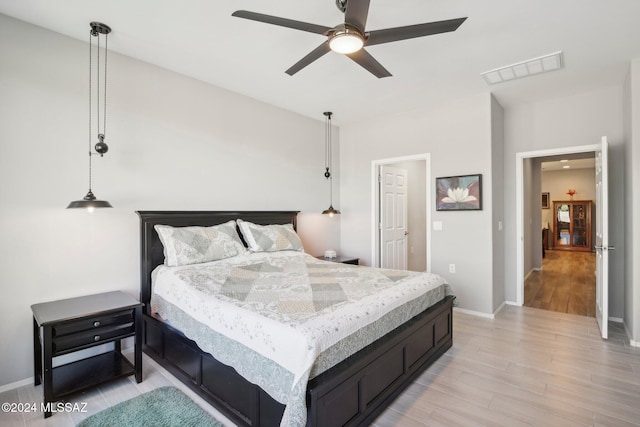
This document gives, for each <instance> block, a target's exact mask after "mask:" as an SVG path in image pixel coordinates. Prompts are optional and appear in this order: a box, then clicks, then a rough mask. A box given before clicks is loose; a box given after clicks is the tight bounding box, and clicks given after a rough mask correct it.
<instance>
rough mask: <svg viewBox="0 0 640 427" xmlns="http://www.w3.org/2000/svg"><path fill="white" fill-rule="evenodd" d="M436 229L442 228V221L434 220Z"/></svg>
mask: <svg viewBox="0 0 640 427" xmlns="http://www.w3.org/2000/svg"><path fill="white" fill-rule="evenodd" d="M433 229H434V230H442V221H433Z"/></svg>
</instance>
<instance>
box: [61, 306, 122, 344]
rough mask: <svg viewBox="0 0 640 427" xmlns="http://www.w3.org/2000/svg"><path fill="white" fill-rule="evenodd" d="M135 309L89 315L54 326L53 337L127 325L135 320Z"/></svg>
mask: <svg viewBox="0 0 640 427" xmlns="http://www.w3.org/2000/svg"><path fill="white" fill-rule="evenodd" d="M133 316H134V310H127V311H120V312H117V313H111V314H106V315H102V316H95V317H88V318H85V319H81V320H76V321H73V322H66V323H60V324H57V325H54V326H53V327H52V335H53V337H54V338H55V337H60V336H63V335H69V334H74V333H77V332H83V331H90V330H94V329H98V328H103V327H106V326H116V325H125V324H127V323H132V322H133Z"/></svg>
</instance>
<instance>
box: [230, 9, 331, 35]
mask: <svg viewBox="0 0 640 427" xmlns="http://www.w3.org/2000/svg"><path fill="white" fill-rule="evenodd" d="M231 16H236V17H238V18H244V19H250V20H252V21H258V22H264V23H266V24H273V25H279V26H281V27H287V28H293V29H295V30H300V31H306V32H309V33H314V34H324V35H327V34H328V32H329V30H331V27H325V26H323V25H316V24H309V23H308V22H302V21H294V20H293V19H287V18H280V17H279V16H271V15H264V14H262V13H256V12H249V11H248V10H236V11H235V12H233V13H232V14H231Z"/></svg>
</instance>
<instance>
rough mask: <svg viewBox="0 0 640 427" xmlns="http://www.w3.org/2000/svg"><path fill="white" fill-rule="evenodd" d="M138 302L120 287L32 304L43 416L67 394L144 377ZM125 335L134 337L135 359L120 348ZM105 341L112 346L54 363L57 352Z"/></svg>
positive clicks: (35, 372) (35, 364) (62, 353)
mask: <svg viewBox="0 0 640 427" xmlns="http://www.w3.org/2000/svg"><path fill="white" fill-rule="evenodd" d="M142 306H143V304H141V303H140V302H138V300H136V299H135V298H132V297H130V296H129V295H127V294H125V293H123V292H119V291H116V292H107V293H103V294H96V295H88V296H84V297H79V298H70V299H64V300H59V301H52V302H45V303H41V304H34V305H32V306H31V311H32V312H33V361H34V383H35V385H39V384H40V383H42V384H43V389H44V408H45V409H44V417H45V418H48V417H50V416H51V409H52V408H53V404H52V402H55V401H57V400H60V398H61V397H63V396H66V395H68V394H71V393H75V392H77V391H80V390H84V389H86V388H89V387H92V386H95V385H98V384H100V383H103V382H105V381H109V380H112V379H115V378H120V377H125V376H128V375H132V374H135V376H136V381H137V382H141V381H142ZM127 337H135V349H134V357H133V359H134V363H131V362H129V360H127V359H126V358H125V357H124V356H123V355H122V352H121V343H120V340H122V339H124V338H127ZM107 343H113V346H114V349H113V350H111V351H108V352H106V353H102V354H99V355H97V356H92V357H87V358H84V359H80V360H77V361H75V362H71V363H67V364H64V365H61V366H56V367H55V368H54V367H53V358H54V357H56V356H62V355H64V354H69V353H73V352H77V351H79V350H84V349H87V348H91V347H95V346H98V345H102V344H107Z"/></svg>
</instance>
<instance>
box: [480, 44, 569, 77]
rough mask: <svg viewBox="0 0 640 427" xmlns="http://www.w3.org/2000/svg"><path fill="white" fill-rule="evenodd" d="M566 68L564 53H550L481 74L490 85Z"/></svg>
mask: <svg viewBox="0 0 640 427" xmlns="http://www.w3.org/2000/svg"><path fill="white" fill-rule="evenodd" d="M563 66H564V61H563V58H562V52H561V51H559V52H555V53H550V54H549V55H544V56H540V57H538V58H533V59H528V60H526V61H522V62H518V63H517V64H511V65H507V66H505V67H500V68H495V69H493V70H490V71H485V72H484V73H481V75H482V77H483V78H484V80H485V81H486V82H487V84H488V85H495V84H497V83H502V82H506V81H509V80H515V79H521V78H523V77H528V76H534V75H536V74H542V73H547V72H549V71H555V70H559V69H561V68H562V67H563Z"/></svg>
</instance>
